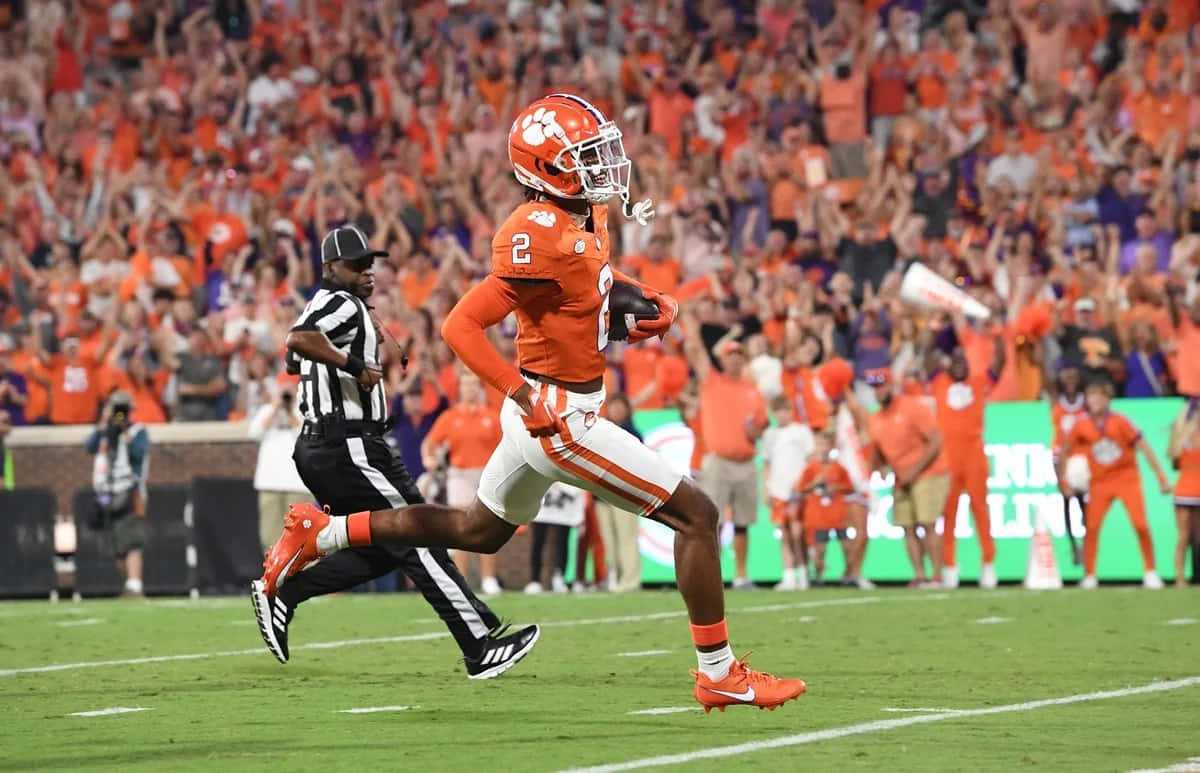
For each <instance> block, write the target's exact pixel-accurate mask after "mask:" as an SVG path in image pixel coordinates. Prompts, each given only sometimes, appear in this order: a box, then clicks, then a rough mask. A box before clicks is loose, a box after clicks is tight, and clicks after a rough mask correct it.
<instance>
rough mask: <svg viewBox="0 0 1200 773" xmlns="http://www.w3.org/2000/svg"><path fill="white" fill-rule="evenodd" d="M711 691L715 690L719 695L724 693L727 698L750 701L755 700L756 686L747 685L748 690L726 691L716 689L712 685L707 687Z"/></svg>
mask: <svg viewBox="0 0 1200 773" xmlns="http://www.w3.org/2000/svg"><path fill="white" fill-rule="evenodd" d="M704 689H705V690H708V691H709V692H715V693H716V694H717V695H724V696H725V697H726V698H733V699H734V700H735V701H746V702H747V703H749V702H750V701H752V700H754V688H753V687H747V688H746V692H725V691H724V690H714V689H713V688H711V687H705V688H704Z"/></svg>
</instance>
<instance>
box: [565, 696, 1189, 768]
mask: <svg viewBox="0 0 1200 773" xmlns="http://www.w3.org/2000/svg"><path fill="white" fill-rule="evenodd" d="M1197 686H1200V676H1192V677H1188V678H1187V679H1175V680H1172V681H1169V682H1151V683H1150V684H1144V685H1141V686H1139V687H1128V688H1124V689H1121V690H1104V691H1101V692H1088V693H1080V694H1078V695H1066V696H1063V697H1061V698H1046V699H1044V700H1038V701H1027V702H1025V703H1009V704H1006V705H1003V706H989V707H988V708H983V709H963V710H962V711H956V712H954V713H953V714H949V713H948V714H920V715H914V716H911V717H901V718H898V719H883V720H879V721H876V722H863V723H860V724H857V725H846V726H844V727H831V728H828V729H826V730H815V731H813V732H810V733H798V734H796V735H784V736H779V737H777V738H769V739H767V740H764V741H750V742H748V743H740V744H735V745H733V746H713V747H710V748H707V749H697V750H695V751H691V752H683V753H681V754H664V755H662V756H659V757H644V758H642V759H640V760H630V761H629V762H617V763H613V764H610V765H596V766H594V767H590V768H570V769H569V770H568V771H564V773H617V772H618V771H622V770H641V769H642V768H654V767H662V766H667V765H682V764H684V763H689V762H695V761H696V760H709V759H717V758H720V757H737V756H740V755H742V754H751V753H753V752H760V751H765V750H767V749H780V748H783V747H787V746H799V745H801V744H809V743H817V742H819V741H831V740H834V739H835V738H845V737H846V736H852V735H865V734H868V733H885V732H888V731H889V730H897V729H899V728H902V727H908V726H910V725H923V724H926V723H929V722H944V721H945V720H948V719H963V718H965V717H984V716H989V715H992V714H1008V713H1011V712H1016V711H1034V710H1036V709H1042V708H1046V707H1047V706H1064V705H1067V704H1071V703H1087V702H1089V701H1105V700H1112V699H1113V698H1127V697H1129V696H1131V695H1145V694H1147V693H1155V692H1166V691H1168V690H1181V689H1184V688H1186V687H1197Z"/></svg>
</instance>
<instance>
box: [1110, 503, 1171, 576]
mask: <svg viewBox="0 0 1200 773" xmlns="http://www.w3.org/2000/svg"><path fill="white" fill-rule="evenodd" d="M1119 497H1120V500H1121V503H1122V504H1123V505H1125V512H1126V513H1128V514H1129V521H1130V523H1132V524H1133V530H1134V532H1135V533H1136V534H1137V541H1138V549H1139V550H1140V551H1141V553H1142V567H1143V568H1144V569H1145V576H1144V578H1143V580H1142V582H1143V584H1144V585H1145V586H1146V587H1150V588H1161V587H1162V580H1161V579H1160V578H1159V576H1158V573H1157V572H1156V571H1155V566H1154V539H1153V538H1152V537H1151V535H1150V523H1149V521H1148V520H1147V519H1146V498H1145V496H1144V495H1143V494H1142V486H1141V482H1140V481H1130V482H1129V483H1127V484H1126V485H1124V486H1122V487H1121V493H1120V495H1119Z"/></svg>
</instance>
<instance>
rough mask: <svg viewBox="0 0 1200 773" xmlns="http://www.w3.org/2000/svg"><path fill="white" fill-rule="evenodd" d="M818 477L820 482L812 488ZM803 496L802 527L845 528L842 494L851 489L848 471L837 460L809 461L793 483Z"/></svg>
mask: <svg viewBox="0 0 1200 773" xmlns="http://www.w3.org/2000/svg"><path fill="white" fill-rule="evenodd" d="M818 478H824V481H823V482H822V483H821V484H819V485H817V486H816V487H815V488H814V487H813V484H814V483H815V482H816V480H817V479H818ZM797 487H798V488H799V490H800V495H801V496H803V497H804V526H805V528H808V529H844V528H846V516H847V510H846V495H847V494H849V493H850V492H852V491H853V490H854V484H853V483H852V482H851V481H850V474H849V473H847V472H846V468H845V467H843V466H842V465H840V464H838V463H837V462H829V461H826V462H822V461H818V460H815V459H814V460H813V461H811V462H809V463H808V466H807V467H805V468H804V472H803V473H801V475H800V482H799V483H798V484H797Z"/></svg>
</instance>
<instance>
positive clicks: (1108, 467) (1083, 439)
mask: <svg viewBox="0 0 1200 773" xmlns="http://www.w3.org/2000/svg"><path fill="white" fill-rule="evenodd" d="M1141 439H1142V433H1141V431H1140V430H1138V428H1137V427H1135V426H1133V423H1132V422H1130V421H1129V419H1127V418H1125V417H1124V416H1122V415H1121V414H1119V413H1112V412H1110V413H1108V414H1107V415H1105V416H1103V417H1101V418H1099V419H1097V418H1095V417H1093V416H1091V415H1090V414H1084V415H1083V416H1082V417H1080V419H1079V420H1078V421H1076V422H1075V425H1074V426H1073V427H1071V431H1070V432H1069V433H1068V434H1067V441H1066V448H1069V449H1071V450H1073V451H1081V450H1082V451H1085V452H1086V453H1087V455H1088V462H1089V464H1090V466H1091V470H1092V482H1093V484H1095V483H1097V482H1103V481H1105V480H1111V479H1113V478H1118V479H1119V478H1121V477H1124V476H1126V475H1131V474H1132V475H1137V458H1136V456H1135V455H1134V454H1135V450H1136V448H1137V443H1138V441H1139V440H1141Z"/></svg>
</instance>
